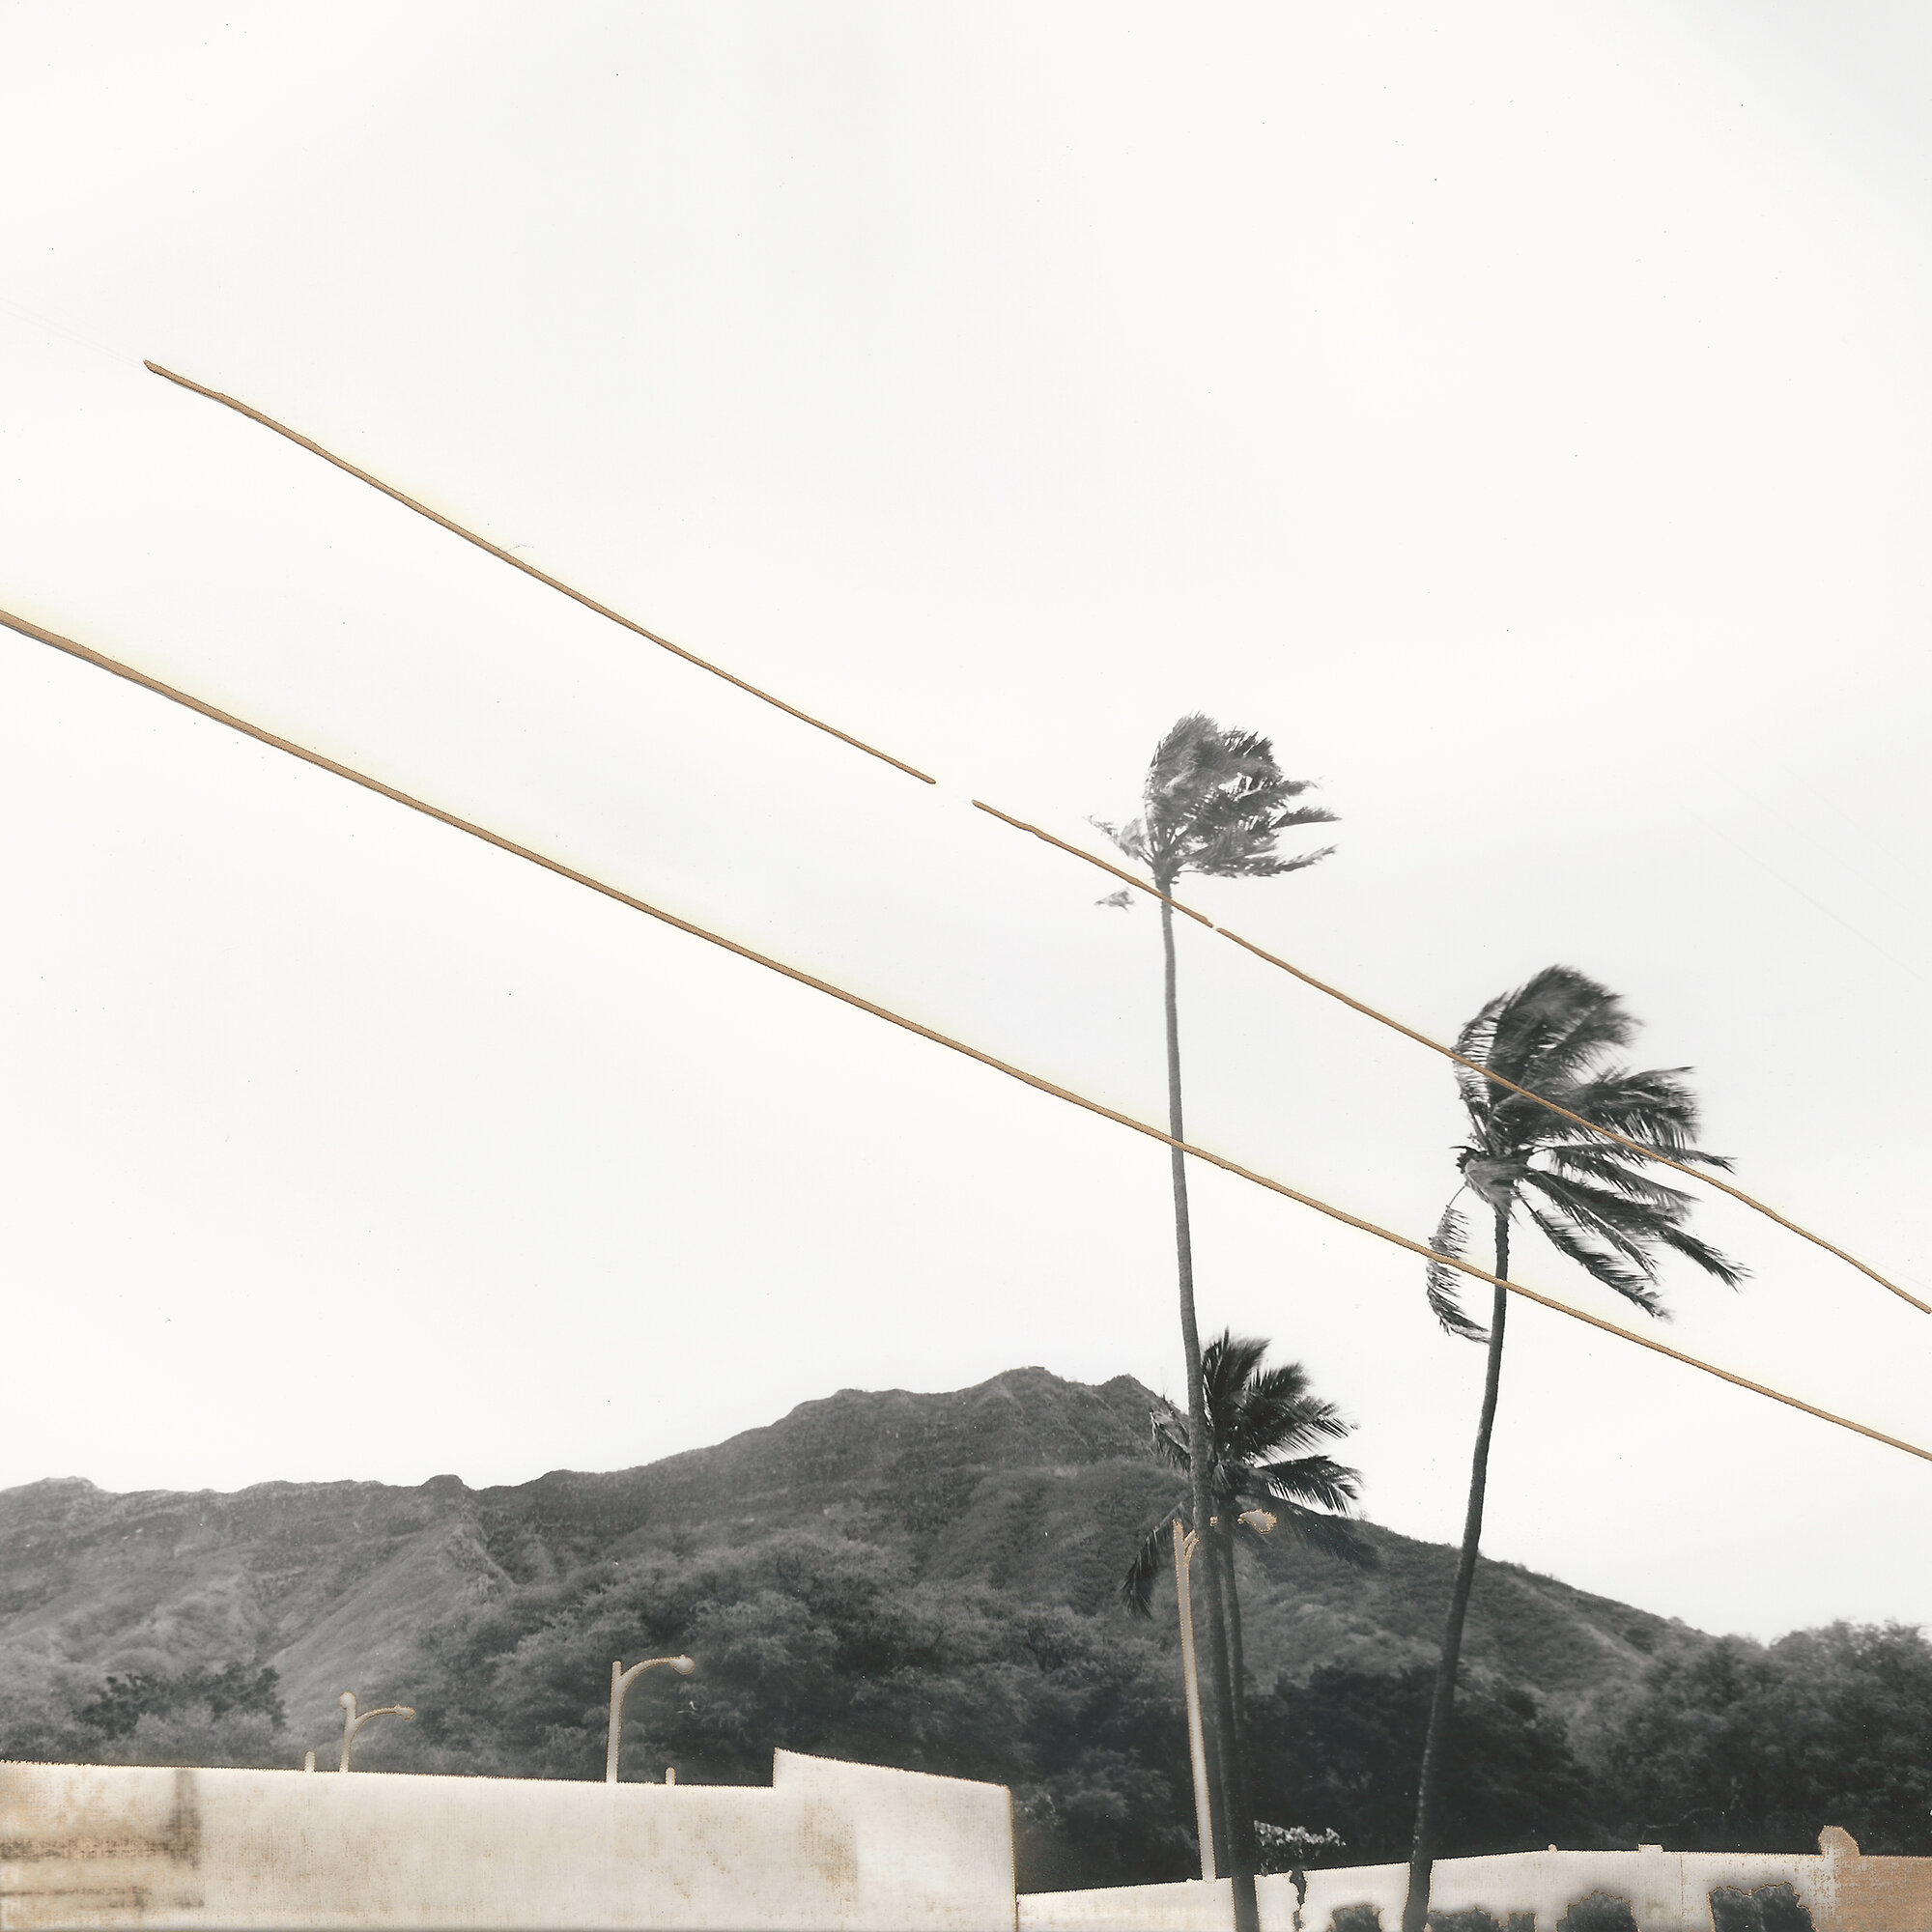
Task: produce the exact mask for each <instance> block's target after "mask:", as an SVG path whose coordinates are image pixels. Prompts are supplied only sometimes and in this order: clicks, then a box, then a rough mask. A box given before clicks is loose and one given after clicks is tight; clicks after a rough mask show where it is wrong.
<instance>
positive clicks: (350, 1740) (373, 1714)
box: [335, 1690, 415, 1771]
mask: <svg viewBox="0 0 1932 1932" xmlns="http://www.w3.org/2000/svg"><path fill="white" fill-rule="evenodd" d="M335 1701H336V1702H337V1703H338V1704H340V1705H341V1706H342V1769H343V1770H344V1771H347V1770H348V1769H349V1753H350V1751H351V1750H352V1749H353V1748H354V1747H355V1733H356V1732H357V1731H359V1730H360V1729H361V1728H362V1726H363V1725H364V1724H366V1723H367V1722H368V1721H369V1719H371V1718H402V1719H406V1720H407V1719H412V1718H413V1717H414V1716H415V1713H414V1712H413V1711H412V1710H411V1709H410V1707H409V1706H408V1705H407V1704H384V1706H383V1708H382V1709H381V1710H380V1711H364V1712H363V1713H362V1715H361V1716H360V1717H359V1718H358V1717H357V1716H356V1715H355V1691H353V1690H345V1691H344V1692H343V1693H342V1695H341V1696H339V1697H338V1698H337V1699H336V1700H335Z"/></svg>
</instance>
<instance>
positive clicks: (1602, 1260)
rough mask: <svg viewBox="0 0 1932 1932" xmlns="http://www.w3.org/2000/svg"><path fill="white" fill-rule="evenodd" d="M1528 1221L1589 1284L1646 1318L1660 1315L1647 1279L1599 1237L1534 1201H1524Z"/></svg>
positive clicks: (1659, 1303)
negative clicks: (1630, 1305)
mask: <svg viewBox="0 0 1932 1932" xmlns="http://www.w3.org/2000/svg"><path fill="white" fill-rule="evenodd" d="M1523 1205H1524V1206H1525V1207H1526V1208H1528V1209H1529V1218H1530V1219H1531V1220H1532V1221H1534V1222H1535V1223H1536V1225H1537V1226H1538V1227H1539V1228H1540V1229H1542V1230H1543V1233H1544V1236H1545V1237H1546V1238H1547V1239H1548V1242H1549V1244H1550V1246H1551V1247H1553V1248H1554V1249H1555V1250H1556V1251H1557V1253H1558V1254H1560V1255H1565V1256H1567V1257H1568V1258H1569V1259H1570V1260H1571V1261H1573V1262H1575V1263H1576V1264H1577V1266H1578V1267H1580V1268H1582V1269H1583V1270H1584V1271H1585V1272H1586V1273H1587V1274H1589V1276H1590V1277H1591V1279H1592V1280H1594V1281H1599V1282H1602V1283H1603V1285H1604V1286H1605V1288H1607V1289H1609V1290H1611V1291H1612V1292H1613V1293H1617V1294H1620V1295H1622V1296H1623V1297H1624V1299H1625V1300H1626V1301H1629V1302H1633V1303H1634V1304H1635V1306H1637V1307H1638V1308H1641V1309H1642V1310H1643V1312H1644V1313H1645V1314H1646V1315H1659V1316H1661V1315H1662V1313H1663V1303H1662V1300H1661V1299H1660V1297H1659V1295H1658V1293H1657V1288H1656V1286H1655V1284H1654V1283H1653V1282H1652V1281H1651V1279H1650V1277H1649V1276H1648V1275H1647V1274H1645V1273H1644V1272H1643V1271H1642V1270H1641V1269H1640V1268H1633V1267H1631V1266H1630V1265H1628V1264H1627V1263H1626V1262H1625V1261H1624V1260H1623V1259H1622V1257H1621V1256H1620V1255H1619V1253H1618V1252H1617V1250H1616V1249H1615V1248H1614V1247H1612V1246H1611V1245H1610V1244H1609V1243H1608V1242H1606V1241H1605V1240H1603V1239H1602V1238H1601V1237H1599V1236H1597V1235H1596V1233H1595V1232H1594V1231H1593V1230H1589V1229H1584V1228H1580V1227H1578V1226H1577V1224H1576V1223H1575V1222H1574V1221H1572V1220H1571V1219H1569V1218H1568V1217H1567V1216H1565V1215H1564V1214H1563V1213H1562V1212H1561V1210H1560V1209H1556V1208H1550V1207H1546V1206H1545V1205H1544V1204H1542V1203H1540V1202H1537V1201H1525V1202H1524V1204H1523Z"/></svg>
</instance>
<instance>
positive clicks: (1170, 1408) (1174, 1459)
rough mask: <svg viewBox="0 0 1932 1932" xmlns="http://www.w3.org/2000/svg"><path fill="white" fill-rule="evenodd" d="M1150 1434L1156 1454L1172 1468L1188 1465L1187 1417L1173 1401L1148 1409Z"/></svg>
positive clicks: (1182, 1467)
mask: <svg viewBox="0 0 1932 1932" xmlns="http://www.w3.org/2000/svg"><path fill="white" fill-rule="evenodd" d="M1148 1434H1149V1436H1150V1438H1151V1446H1152V1449H1153V1453H1154V1455H1155V1456H1156V1457H1157V1458H1158V1459H1159V1460H1160V1461H1161V1462H1163V1463H1166V1464H1167V1465H1168V1467H1169V1468H1170V1469H1184V1468H1186V1467H1187V1466H1188V1463H1189V1462H1190V1461H1191V1458H1190V1457H1189V1455H1188V1450H1187V1418H1186V1417H1185V1416H1184V1415H1182V1414H1181V1412H1180V1411H1179V1409H1178V1408H1176V1407H1175V1406H1174V1405H1173V1404H1172V1403H1167V1404H1164V1405H1163V1406H1161V1407H1159V1408H1155V1409H1150V1410H1149V1411H1148Z"/></svg>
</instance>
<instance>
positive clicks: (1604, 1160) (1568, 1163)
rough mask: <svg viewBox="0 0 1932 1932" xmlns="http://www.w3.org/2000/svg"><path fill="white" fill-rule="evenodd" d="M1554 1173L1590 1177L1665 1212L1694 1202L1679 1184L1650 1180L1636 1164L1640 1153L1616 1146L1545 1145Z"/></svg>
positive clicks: (1590, 1143) (1685, 1210)
mask: <svg viewBox="0 0 1932 1932" xmlns="http://www.w3.org/2000/svg"><path fill="white" fill-rule="evenodd" d="M1546 1152H1547V1153H1548V1158H1549V1166H1550V1169H1551V1171H1552V1172H1553V1173H1557V1174H1561V1175H1563V1176H1565V1177H1566V1178H1568V1179H1573V1180H1592V1181H1597V1182H1600V1183H1602V1184H1603V1185H1605V1186H1608V1187H1614V1188H1615V1189H1616V1191H1617V1192H1618V1193H1619V1194H1624V1195H1628V1196H1629V1197H1630V1199H1631V1200H1633V1201H1641V1202H1643V1203H1645V1204H1646V1205H1647V1206H1649V1207H1651V1208H1658V1209H1660V1210H1662V1211H1663V1212H1665V1213H1667V1214H1671V1215H1673V1216H1674V1215H1677V1214H1683V1213H1688V1212H1689V1211H1690V1208H1692V1207H1694V1206H1695V1205H1696V1203H1695V1197H1694V1196H1692V1195H1690V1194H1687V1193H1686V1192H1685V1191H1684V1190H1683V1189H1682V1188H1681V1187H1666V1186H1665V1185H1664V1184H1663V1182H1662V1181H1661V1180H1653V1179H1651V1178H1650V1176H1649V1175H1648V1174H1646V1173H1645V1172H1644V1171H1643V1170H1642V1169H1641V1168H1640V1167H1639V1166H1638V1160H1639V1158H1640V1156H1638V1155H1636V1154H1633V1153H1631V1152H1629V1151H1627V1150H1625V1149H1623V1148H1619V1147H1610V1146H1606V1145H1605V1143H1604V1142H1602V1141H1597V1140H1592V1141H1588V1142H1584V1143H1581V1144H1576V1145H1573V1144H1569V1143H1559V1144H1557V1145H1556V1146H1553V1147H1550V1148H1548V1149H1547V1150H1546Z"/></svg>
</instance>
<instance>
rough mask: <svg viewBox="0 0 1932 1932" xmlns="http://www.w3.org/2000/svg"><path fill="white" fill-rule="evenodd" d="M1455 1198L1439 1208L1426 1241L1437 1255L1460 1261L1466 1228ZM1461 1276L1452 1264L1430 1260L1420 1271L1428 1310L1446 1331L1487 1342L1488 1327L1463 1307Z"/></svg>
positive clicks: (1466, 1340)
mask: <svg viewBox="0 0 1932 1932" xmlns="http://www.w3.org/2000/svg"><path fill="white" fill-rule="evenodd" d="M1456 1198H1457V1197H1451V1199H1450V1202H1449V1205H1448V1207H1446V1208H1443V1210H1442V1218H1441V1220H1439V1221H1438V1222H1436V1224H1435V1233H1434V1234H1433V1235H1431V1236H1430V1237H1429V1245H1430V1246H1431V1247H1432V1248H1434V1249H1435V1252H1436V1253H1437V1254H1438V1255H1441V1256H1444V1257H1447V1258H1448V1259H1449V1260H1453V1261H1461V1260H1462V1259H1463V1250H1464V1248H1465V1247H1466V1246H1467V1244H1468V1239H1469V1230H1468V1225H1467V1223H1466V1222H1464V1220H1463V1217H1462V1215H1460V1214H1459V1213H1457V1211H1456ZM1464 1279H1465V1277H1464V1276H1463V1275H1461V1274H1460V1273H1458V1271H1457V1270H1456V1269H1455V1268H1452V1267H1448V1266H1445V1265H1444V1264H1443V1263H1442V1262H1440V1261H1433V1262H1431V1263H1430V1264H1428V1266H1427V1267H1426V1268H1425V1270H1424V1272H1423V1283H1424V1288H1425V1290H1426V1292H1427V1293H1428V1296H1429V1312H1430V1313H1431V1314H1432V1315H1433V1316H1435V1319H1436V1321H1439V1322H1441V1324H1442V1327H1443V1331H1444V1332H1445V1333H1446V1334H1450V1335H1455V1336H1458V1337H1460V1338H1461V1339H1462V1340H1463V1341H1465V1342H1487V1341H1488V1340H1489V1339H1490V1331H1489V1330H1488V1329H1487V1328H1486V1327H1484V1326H1483V1324H1482V1323H1481V1322H1480V1321H1475V1320H1474V1319H1473V1318H1472V1317H1470V1316H1469V1315H1467V1314H1466V1313H1464V1311H1463V1303H1462V1300H1461V1299H1460V1296H1461V1292H1462V1284H1463V1280H1464Z"/></svg>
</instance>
